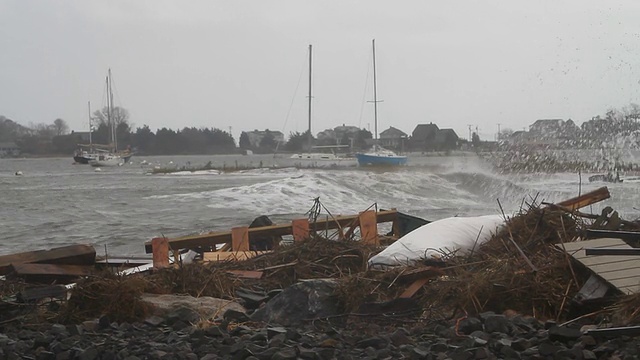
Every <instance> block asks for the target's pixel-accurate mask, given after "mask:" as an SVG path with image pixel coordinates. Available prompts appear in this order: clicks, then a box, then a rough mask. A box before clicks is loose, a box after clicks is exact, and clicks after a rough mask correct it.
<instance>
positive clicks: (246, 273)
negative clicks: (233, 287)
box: [227, 270, 264, 280]
mask: <svg viewBox="0 0 640 360" xmlns="http://www.w3.org/2000/svg"><path fill="white" fill-rule="evenodd" d="M227 274H231V275H235V276H237V277H239V278H243V279H256V280H257V279H262V275H264V272H262V271H253V270H227Z"/></svg>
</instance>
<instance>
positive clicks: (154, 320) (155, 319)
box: [144, 315, 164, 326]
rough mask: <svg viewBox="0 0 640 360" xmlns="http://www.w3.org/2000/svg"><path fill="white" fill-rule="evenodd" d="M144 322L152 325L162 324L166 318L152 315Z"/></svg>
mask: <svg viewBox="0 0 640 360" xmlns="http://www.w3.org/2000/svg"><path fill="white" fill-rule="evenodd" d="M144 323H145V324H149V325H151V326H160V325H161V324H162V323H164V318H161V317H160V316H155V315H152V316H149V317H148V318H146V319H144Z"/></svg>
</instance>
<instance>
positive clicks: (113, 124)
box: [108, 68, 118, 152]
mask: <svg viewBox="0 0 640 360" xmlns="http://www.w3.org/2000/svg"><path fill="white" fill-rule="evenodd" d="M108 81H109V95H108V96H109V114H110V115H109V116H110V118H111V122H110V123H111V141H112V142H113V151H114V152H115V151H118V137H117V135H116V122H115V119H114V118H113V81H112V80H111V68H109V76H108Z"/></svg>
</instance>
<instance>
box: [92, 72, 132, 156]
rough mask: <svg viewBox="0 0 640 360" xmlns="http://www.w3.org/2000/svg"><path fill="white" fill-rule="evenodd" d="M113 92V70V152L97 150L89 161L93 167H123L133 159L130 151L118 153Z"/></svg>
mask: <svg viewBox="0 0 640 360" xmlns="http://www.w3.org/2000/svg"><path fill="white" fill-rule="evenodd" d="M112 115H113V90H112V86H111V69H109V72H108V74H107V125H108V127H109V135H110V137H111V139H110V140H109V141H110V142H111V146H110V147H111V149H110V150H111V151H106V150H100V149H97V150H98V152H97V155H96V156H95V157H94V158H93V159H91V160H89V164H90V165H91V166H93V167H108V166H121V165H123V164H125V163H127V162H129V159H131V156H133V154H132V153H131V152H130V151H128V150H127V151H124V152H118V136H117V132H116V124H115V119H113V116H112Z"/></svg>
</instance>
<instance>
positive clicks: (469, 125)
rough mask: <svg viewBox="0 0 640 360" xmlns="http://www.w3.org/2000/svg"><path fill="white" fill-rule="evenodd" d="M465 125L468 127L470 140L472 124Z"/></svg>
mask: <svg viewBox="0 0 640 360" xmlns="http://www.w3.org/2000/svg"><path fill="white" fill-rule="evenodd" d="M467 126H468V127H469V141H471V140H472V136H471V129H472V128H473V125H471V124H467Z"/></svg>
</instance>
